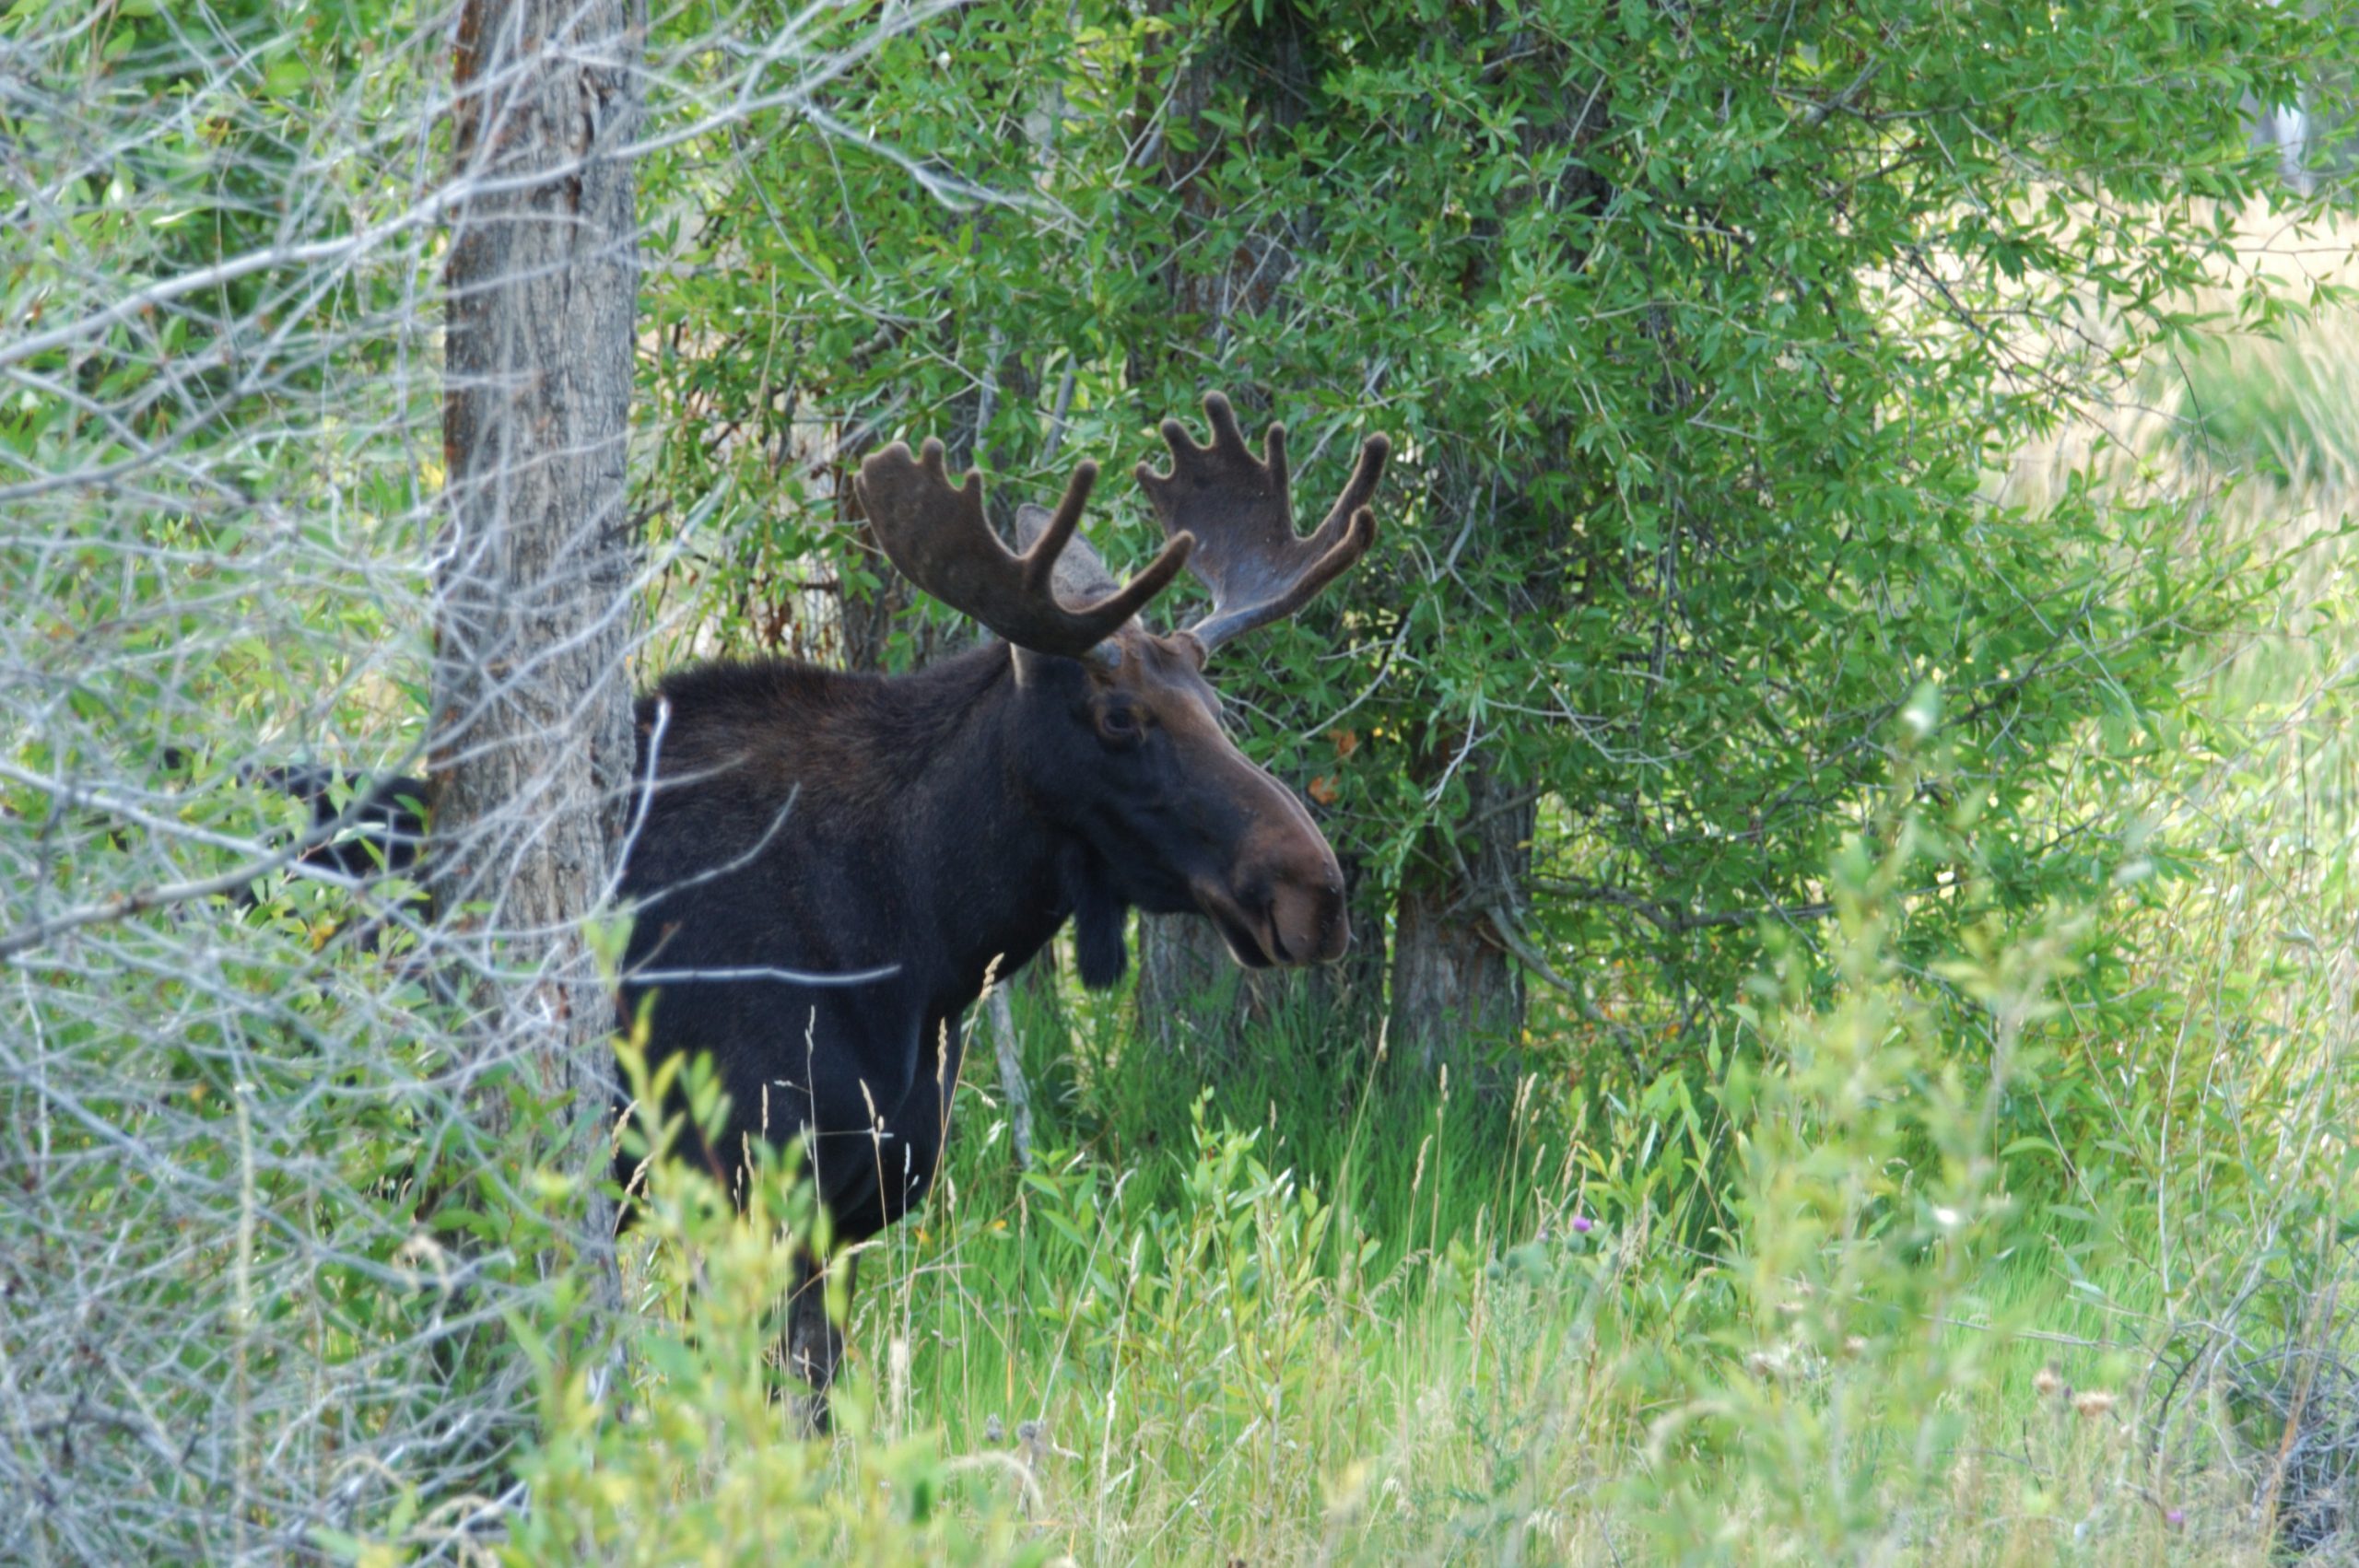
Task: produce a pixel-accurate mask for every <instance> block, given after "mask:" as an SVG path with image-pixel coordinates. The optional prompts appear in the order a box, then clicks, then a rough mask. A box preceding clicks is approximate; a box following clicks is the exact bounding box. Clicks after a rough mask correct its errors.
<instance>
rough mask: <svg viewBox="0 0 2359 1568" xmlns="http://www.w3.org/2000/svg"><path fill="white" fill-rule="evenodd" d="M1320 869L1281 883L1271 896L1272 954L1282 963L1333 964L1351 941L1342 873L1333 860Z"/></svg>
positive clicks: (1350, 928)
mask: <svg viewBox="0 0 2359 1568" xmlns="http://www.w3.org/2000/svg"><path fill="white" fill-rule="evenodd" d="M1321 870H1322V872H1323V873H1324V874H1321V875H1316V876H1309V877H1291V878H1288V879H1286V880H1285V881H1284V882H1281V883H1278V886H1277V890H1276V892H1275V894H1274V895H1273V896H1272V897H1271V899H1270V942H1271V946H1272V947H1273V950H1274V951H1273V952H1272V954H1270V956H1271V957H1273V958H1274V959H1276V960H1277V961H1278V962H1279V963H1281V964H1332V963H1333V962H1335V960H1336V959H1338V958H1341V957H1342V956H1343V955H1344V948H1346V947H1348V946H1350V945H1351V941H1352V922H1351V919H1350V918H1349V917H1348V916H1347V915H1346V914H1345V913H1344V878H1343V874H1342V872H1340V871H1339V870H1337V869H1335V868H1334V867H1333V866H1332V864H1331V865H1329V866H1327V867H1324V868H1321Z"/></svg>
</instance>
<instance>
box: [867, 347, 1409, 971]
mask: <svg viewBox="0 0 2359 1568" xmlns="http://www.w3.org/2000/svg"><path fill="white" fill-rule="evenodd" d="M1204 413H1205V415H1206V417H1207V418H1208V420H1209V421H1210V423H1211V427H1212V443H1211V444H1210V445H1209V446H1198V445H1197V444H1196V442H1195V441H1194V439H1192V438H1191V436H1190V435H1189V433H1188V431H1187V429H1186V427H1183V426H1182V425H1181V424H1180V422H1179V421H1178V420H1176V419H1173V420H1166V421H1165V422H1164V425H1163V439H1164V440H1165V441H1166V442H1167V443H1168V445H1169V447H1170V449H1171V466H1170V470H1169V472H1168V473H1164V474H1157V473H1156V472H1155V471H1154V470H1153V469H1152V468H1150V467H1149V466H1148V465H1147V464H1145V463H1141V464H1140V465H1139V467H1138V470H1137V477H1138V480H1139V483H1140V485H1141V486H1144V489H1145V490H1146V493H1147V496H1148V498H1149V499H1150V500H1151V501H1152V502H1153V504H1154V506H1155V509H1156V514H1157V515H1158V516H1159V517H1160V518H1161V520H1162V522H1163V527H1164V531H1165V532H1166V534H1167V535H1168V539H1167V542H1166V544H1164V547H1163V549H1162V551H1161V553H1160V554H1159V555H1157V556H1156V558H1155V560H1154V561H1153V562H1151V563H1150V564H1149V565H1148V566H1147V567H1146V568H1145V569H1144V570H1143V571H1141V572H1140V573H1139V574H1138V575H1137V576H1135V577H1134V578H1133V579H1131V580H1130V582H1129V583H1127V584H1117V583H1116V582H1115V581H1114V580H1113V579H1112V577H1111V576H1110V575H1109V573H1108V572H1107V570H1106V568H1105V567H1104V565H1103V564H1102V563H1101V562H1100V561H1099V560H1098V558H1097V555H1096V554H1095V553H1094V552H1093V551H1091V549H1090V548H1089V546H1088V545H1087V544H1086V543H1084V542H1083V541H1081V540H1079V539H1077V538H1076V537H1075V536H1074V531H1075V529H1076V528H1077V527H1078V526H1079V525H1080V522H1081V518H1082V512H1083V509H1085V507H1086V505H1087V503H1088V499H1089V495H1090V491H1091V489H1092V488H1093V486H1095V485H1096V483H1097V464H1096V463H1094V462H1083V463H1081V464H1080V465H1078V466H1077V467H1076V468H1075V469H1074V474H1073V476H1072V479H1071V480H1070V482H1069V483H1068V484H1067V486H1066V487H1065V493H1064V497H1063V499H1062V502H1060V504H1059V505H1058V507H1057V509H1055V511H1053V512H1050V511H1049V510H1047V509H1043V508H1040V507H1037V506H1030V505H1027V506H1025V507H1023V508H1021V509H1019V510H1018V512H1017V514H1016V530H1017V535H1018V541H1019V544H1021V546H1022V554H1020V555H1018V554H1014V553H1011V552H1010V551H1009V550H1008V549H1007V548H1006V547H1005V546H1004V545H1003V544H1001V543H1000V541H999V539H998V538H997V536H996V535H994V534H993V533H992V529H991V526H990V524H989V522H988V521H986V520H985V517H984V512H983V487H982V481H981V479H980V476H978V475H976V474H968V475H967V477H966V481H965V483H964V485H963V486H953V485H952V484H951V481H950V478H949V476H948V474H946V473H945V471H944V466H943V451H942V445H941V443H940V442H938V441H932V440H929V441H927V442H926V443H925V445H924V448H923V449H922V451H921V452H920V453H919V454H918V455H917V456H915V457H912V456H911V455H910V450H909V448H908V447H907V446H905V445H903V444H901V443H898V442H896V443H895V444H894V445H892V446H890V447H888V448H886V450H884V451H880V452H877V453H875V454H874V455H873V456H871V457H870V458H869V459H868V460H867V461H866V462H863V464H862V465H861V470H860V474H859V475H858V478H857V480H856V481H855V483H856V485H857V486H858V490H859V495H860V498H861V502H862V505H863V509H865V510H866V512H867V515H868V517H869V520H870V521H871V523H872V524H873V525H874V528H875V531H876V535H877V538H878V540H879V541H880V542H881V543H882V544H883V545H884V547H885V552H886V555H887V556H890V557H891V558H892V560H893V563H894V564H895V565H896V566H897V567H898V568H900V569H901V571H902V573H903V574H904V575H905V576H907V577H908V578H909V579H910V581H912V582H913V583H915V584H916V585H917V586H918V587H919V588H921V589H922V590H923V591H926V592H927V593H930V594H932V595H933V597H934V598H936V599H939V600H941V601H942V602H943V603H945V604H948V605H950V606H951V607H953V608H954V609H957V610H960V611H963V612H965V613H966V614H969V615H971V616H973V617H974V618H975V619H976V620H978V621H980V622H981V623H982V624H983V625H984V626H988V627H989V628H990V629H991V630H992V631H993V632H995V633H997V634H998V635H999V636H1000V637H1001V638H1004V639H1005V640H1006V641H1007V643H1008V644H1009V648H1010V652H1009V657H1010V659H1011V660H1012V661H1013V662H1014V667H1015V685H1016V687H1017V692H1018V699H1017V700H1016V701H1015V703H1014V704H1012V705H1011V706H1010V708H1009V710H1008V718H1007V721H1008V722H1010V723H1012V724H1014V725H1015V726H1017V727H1018V728H1019V729H1020V731H1021V733H1020V735H1019V736H1018V737H1017V743H1016V744H1015V746H1014V747H1012V748H1011V749H1012V751H1013V753H1014V755H1016V756H1017V757H1019V758H1020V759H1021V760H1020V763H1019V765H1018V766H1019V769H1020V772H1021V778H1020V780H1019V788H1020V790H1022V791H1023V792H1024V793H1025V794H1026V795H1027V796H1028V797H1029V799H1030V800H1031V802H1033V805H1034V807H1035V809H1036V811H1038V812H1039V813H1041V814H1042V815H1043V816H1044V817H1046V818H1047V819H1049V820H1050V821H1051V822H1052V823H1053V824H1054V825H1056V826H1057V828H1058V829H1060V830H1061V832H1062V834H1063V835H1064V836H1065V837H1066V842H1067V844H1068V845H1069V848H1068V849H1067V851H1066V853H1065V856H1064V860H1063V862H1062V865H1061V868H1060V875H1061V878H1062V882H1063V885H1064V896H1065V899H1066V901H1067V903H1068V904H1069V905H1070V907H1071V908H1072V910H1073V915H1074V928H1075V939H1076V953H1077V955H1078V957H1079V960H1080V969H1081V976H1082V978H1083V980H1084V981H1085V982H1086V983H1088V984H1091V985H1097V986H1106V985H1110V984H1112V983H1113V982H1114V981H1115V980H1117V979H1119V978H1120V977H1121V973H1122V968H1123V964H1124V959H1125V952H1124V947H1123V937H1122V924H1123V913H1124V910H1125V908H1126V907H1138V908H1141V909H1144V910H1147V911H1149V912H1150V913H1156V914H1176V913H1180V912H1184V911H1187V910H1196V911H1200V912H1201V913H1203V915H1205V916H1206V917H1208V918H1209V919H1211V920H1212V922H1213V924H1214V926H1215V928H1216V929H1217V930H1219V931H1220V933H1221V936H1222V938H1223V940H1224V941H1225V942H1226V943H1227V945H1228V949H1229V951H1230V953H1231V954H1234V955H1235V957H1236V958H1237V961H1238V963H1240V964H1243V965H1247V966H1249V967H1251V968H1262V967H1266V966H1268V965H1305V964H1314V963H1328V962H1332V961H1333V960H1334V959H1336V958H1339V957H1341V956H1342V955H1343V953H1344V948H1345V946H1346V945H1347V943H1348V942H1349V941H1350V936H1351V932H1350V926H1349V922H1348V921H1347V919H1346V918H1345V915H1344V878H1343V872H1342V869H1341V868H1340V867H1339V866H1338V865H1337V864H1336V860H1335V853H1334V851H1333V850H1332V848H1329V847H1328V844H1327V841H1326V839H1325V838H1324V837H1321V836H1320V831H1319V829H1318V827H1317V825H1315V824H1313V823H1312V821H1311V820H1310V815H1309V813H1308V812H1307V811H1305V810H1304V809H1303V806H1302V803H1301V802H1299V801H1297V799H1296V798H1295V797H1294V795H1293V793H1292V792H1291V791H1290V790H1287V789H1286V788H1285V786H1284V785H1282V784H1280V783H1279V782H1278V781H1277V780H1276V779H1275V778H1272V777H1271V776H1270V774H1269V773H1268V772H1266V771H1265V770H1263V769H1262V768H1261V767H1258V766H1254V764H1253V763H1251V762H1250V761H1249V760H1247V758H1246V757H1245V755H1244V754H1243V753H1241V752H1239V751H1238V749H1237V746H1236V744H1235V743H1233V742H1232V741H1231V740H1230V739H1229V738H1228V734H1227V732H1226V729H1225V728H1224V726H1223V723H1222V719H1221V704H1220V698H1219V696H1218V695H1217V694H1216V693H1215V691H1214V690H1213V688H1212V686H1211V685H1210V684H1209V683H1208V682H1207V681H1206V680H1205V679H1204V670H1205V667H1206V665H1207V664H1208V663H1209V662H1210V661H1211V659H1212V657H1213V655H1214V654H1215V652H1216V651H1217V650H1218V649H1220V648H1221V647H1222V646H1223V645H1224V644H1226V642H1228V641H1229V640H1230V639H1231V638H1237V637H1239V636H1242V635H1243V634H1244V633H1246V632H1249V631H1251V630H1252V629H1253V628H1255V627H1256V626H1264V625H1266V624H1268V623H1269V622H1271V621H1274V620H1278V619H1280V618H1282V617H1284V616H1286V615H1291V614H1294V613H1295V612H1296V611H1297V610H1299V609H1301V608H1302V607H1303V606H1304V605H1305V604H1307V603H1309V602H1310V601H1311V599H1312V598H1313V597H1315V596H1316V595H1317V594H1318V593H1319V592H1320V590H1321V589H1323V588H1325V587H1326V586H1327V584H1328V583H1330V582H1332V581H1333V580H1334V579H1336V578H1337V577H1338V576H1340V575H1342V573H1343V572H1344V570H1345V569H1346V568H1349V567H1350V566H1351V565H1352V563H1353V562H1355V561H1356V560H1357V559H1358V558H1359V557H1360V556H1362V555H1363V554H1365V553H1366V552H1367V547H1368V546H1369V544H1372V543H1373V542H1374V541H1375V538H1376V517H1375V514H1374V513H1373V512H1372V511H1371V510H1370V509H1368V506H1367V502H1368V500H1369V498H1370V497H1373V496H1374V494H1375V493H1376V487H1377V484H1378V481H1379V479H1380V478H1381V476H1382V474H1383V472H1384V464H1385V460H1386V458H1387V456H1388V455H1389V454H1390V452H1391V444H1390V442H1388V441H1387V440H1386V439H1385V438H1384V437H1382V436H1372V437H1370V438H1368V439H1367V441H1366V442H1365V443H1363V444H1362V446H1361V448H1360V453H1359V461H1358V462H1357V463H1356V465H1355V467H1354V469H1353V471H1352V475H1351V478H1350V481H1349V482H1348V483H1347V484H1346V485H1345V486H1344V492H1343V495H1342V496H1341V497H1339V498H1338V499H1337V500H1336V502H1335V505H1334V507H1333V508H1332V509H1331V510H1330V511H1329V512H1328V514H1327V518H1326V521H1324V522H1322V523H1321V524H1320V526H1319V528H1318V529H1317V530H1316V531H1315V532H1312V533H1311V534H1310V535H1309V537H1307V538H1306V537H1301V536H1298V535H1297V533H1296V532H1295V526H1294V511H1293V501H1292V497H1291V488H1290V484H1289V480H1288V475H1287V467H1286V443H1285V427H1283V426H1280V425H1272V426H1271V427H1270V428H1269V432H1268V434H1267V435H1266V436H1265V437H1264V438H1263V442H1262V456H1261V457H1259V458H1256V457H1255V456H1254V455H1253V453H1252V451H1250V449H1249V448H1248V447H1247V445H1246V440H1245V436H1244V433H1243V432H1242V431H1241V430H1240V429H1239V428H1238V424H1237V415H1236V414H1235V413H1234V412H1233V411H1232V410H1231V409H1230V407H1229V404H1228V400H1227V399H1226V398H1225V397H1223V396H1221V395H1220V394H1219V393H1218V392H1214V393H1211V394H1209V395H1207V396H1206V397H1205V399H1204ZM1182 567H1186V568H1190V569H1192V570H1193V571H1194V572H1195V574H1196V576H1197V577H1198V578H1199V579H1201V580H1202V581H1203V583H1204V585H1205V586H1206V587H1207V588H1209V589H1210V590H1211V591H1212V598H1213V604H1212V608H1211V610H1210V612H1209V613H1207V614H1205V615H1204V616H1203V618H1202V619H1200V620H1198V621H1197V622H1196V623H1195V624H1194V625H1192V626H1187V627H1185V628H1183V629H1180V630H1175V631H1171V632H1166V633H1157V632H1155V631H1151V630H1149V629H1148V628H1147V627H1146V626H1144V624H1143V623H1142V622H1141V621H1140V619H1139V613H1140V612H1141V611H1142V610H1144V608H1145V607H1146V606H1147V604H1148V603H1150V602H1152V601H1153V600H1154V599H1155V597H1156V595H1157V594H1159V593H1161V592H1162V591H1164V590H1165V589H1166V588H1167V587H1168V586H1169V585H1170V583H1171V581H1172V580H1173V579H1174V578H1176V577H1177V576H1178V575H1179V573H1180V569H1181V568H1182Z"/></svg>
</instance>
